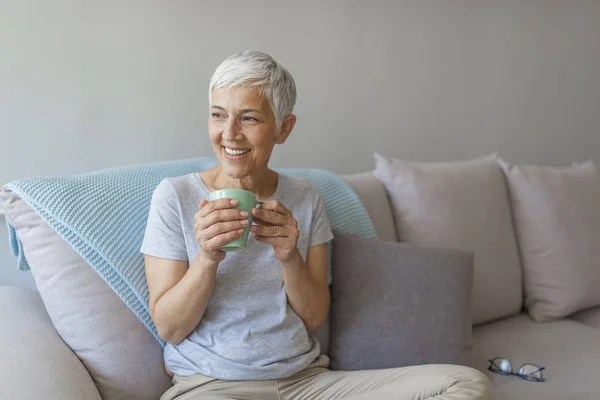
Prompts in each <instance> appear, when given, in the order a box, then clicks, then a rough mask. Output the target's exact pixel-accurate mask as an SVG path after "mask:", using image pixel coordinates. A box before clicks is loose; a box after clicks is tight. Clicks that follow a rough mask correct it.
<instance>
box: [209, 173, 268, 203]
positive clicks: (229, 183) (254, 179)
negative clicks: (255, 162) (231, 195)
mask: <svg viewBox="0 0 600 400" xmlns="http://www.w3.org/2000/svg"><path fill="white" fill-rule="evenodd" d="M211 175H212V179H211V180H212V182H211V186H212V187H210V189H211V190H218V189H244V190H247V191H249V192H252V193H255V194H256V197H257V198H258V199H259V200H266V199H268V198H269V197H271V196H272V195H273V194H274V193H275V190H276V189H277V181H278V174H277V172H275V171H273V170H271V169H269V168H266V167H265V168H264V169H261V170H260V171H254V172H253V173H252V174H251V175H247V176H244V177H241V178H235V177H232V176H229V175H227V174H226V173H225V171H223V169H222V168H221V166H217V167H215V169H214V171H213V174H211Z"/></svg>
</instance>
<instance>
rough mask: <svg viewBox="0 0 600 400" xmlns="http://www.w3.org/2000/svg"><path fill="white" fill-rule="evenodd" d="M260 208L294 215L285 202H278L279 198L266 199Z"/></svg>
mask: <svg viewBox="0 0 600 400" xmlns="http://www.w3.org/2000/svg"><path fill="white" fill-rule="evenodd" d="M260 209H261V210H266V211H276V212H278V213H280V214H283V215H292V212H291V211H290V210H288V209H287V208H285V206H284V205H283V204H281V203H280V202H278V201H277V200H269V201H265V202H264V203H263V204H262V205H261V206H260Z"/></svg>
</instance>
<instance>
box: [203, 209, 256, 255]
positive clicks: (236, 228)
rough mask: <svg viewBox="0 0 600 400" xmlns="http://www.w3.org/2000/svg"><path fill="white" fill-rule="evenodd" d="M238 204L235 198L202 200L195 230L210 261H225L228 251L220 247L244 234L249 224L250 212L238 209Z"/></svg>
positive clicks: (204, 253)
mask: <svg viewBox="0 0 600 400" xmlns="http://www.w3.org/2000/svg"><path fill="white" fill-rule="evenodd" d="M237 204H238V202H237V200H234V199H217V200H213V201H211V202H209V201H207V200H206V199H202V200H201V201H200V206H199V209H198V212H197V213H196V215H195V216H194V218H195V220H196V223H195V224H194V231H195V232H196V240H197V241H198V244H199V245H200V249H201V252H202V253H203V255H204V257H206V258H207V259H208V260H210V261H214V262H221V261H223V259H224V258H225V256H226V253H225V252H224V251H222V250H219V247H221V246H223V245H224V244H227V243H229V242H231V241H232V240H234V239H237V238H239V237H240V236H242V233H243V232H244V227H246V226H247V225H248V213H247V212H245V211H240V210H237V209H236V208H235V207H236V206H237Z"/></svg>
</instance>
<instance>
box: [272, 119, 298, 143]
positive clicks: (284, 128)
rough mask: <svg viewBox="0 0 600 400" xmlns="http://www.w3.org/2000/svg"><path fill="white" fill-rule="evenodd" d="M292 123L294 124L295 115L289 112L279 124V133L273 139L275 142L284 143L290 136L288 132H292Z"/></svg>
mask: <svg viewBox="0 0 600 400" xmlns="http://www.w3.org/2000/svg"><path fill="white" fill-rule="evenodd" d="M294 125H296V116H295V115H294V114H290V115H288V116H287V117H285V120H284V121H283V124H281V128H280V131H279V135H278V136H277V138H276V139H275V143H277V144H284V143H285V141H286V140H287V138H288V137H289V136H290V133H292V129H294Z"/></svg>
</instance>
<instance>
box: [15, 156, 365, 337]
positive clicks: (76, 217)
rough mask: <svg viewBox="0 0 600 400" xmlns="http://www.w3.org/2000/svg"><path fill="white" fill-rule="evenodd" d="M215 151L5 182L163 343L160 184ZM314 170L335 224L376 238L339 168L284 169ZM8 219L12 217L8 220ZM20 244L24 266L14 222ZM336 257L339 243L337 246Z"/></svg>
mask: <svg viewBox="0 0 600 400" xmlns="http://www.w3.org/2000/svg"><path fill="white" fill-rule="evenodd" d="M216 163H217V161H216V159H214V158H199V159H189V160H178V161H169V162H162V163H154V164H145V165H134V166H127V167H120V168H111V169H107V170H102V171H97V172H93V173H89V174H84V175H76V176H70V177H34V178H28V179H24V180H19V181H13V182H11V183H9V184H7V185H5V189H7V190H10V191H13V192H15V193H16V194H18V195H19V196H20V197H21V198H22V199H23V200H24V201H25V202H26V203H27V204H28V205H29V206H30V207H31V208H33V209H34V210H35V211H36V212H37V213H38V214H39V215H40V216H41V217H42V218H43V219H44V220H45V221H46V222H47V223H48V224H49V225H50V226H51V227H52V228H53V229H54V230H55V231H56V232H57V233H58V234H59V235H60V236H61V237H62V238H63V239H64V240H65V241H66V242H67V243H69V245H71V247H73V249H74V250H75V251H76V252H77V253H78V254H79V255H80V256H81V257H82V258H83V259H84V260H85V261H87V262H88V263H89V264H90V266H91V267H92V268H93V269H94V270H95V271H96V272H97V273H98V274H99V275H100V276H101V277H102V278H103V279H104V280H105V281H106V282H107V283H108V285H109V286H110V287H111V288H112V289H113V290H114V291H115V293H117V295H118V296H119V297H120V298H121V299H122V300H123V301H124V302H125V304H126V305H127V306H128V307H129V308H130V309H131V311H132V312H133V313H134V314H135V315H136V317H137V318H139V319H140V321H141V322H142V323H143V324H144V325H145V326H146V328H148V330H149V331H150V332H151V333H152V334H153V335H154V337H155V338H156V339H157V340H158V341H159V343H160V344H161V345H162V346H164V345H165V343H164V342H163V341H162V340H161V339H160V338H159V336H158V334H157V332H156V328H155V326H154V324H153V322H152V319H151V318H150V313H149V310H148V286H147V284H146V276H145V272H144V260H143V255H142V254H141V253H140V247H141V244H142V240H143V237H144V230H145V228H146V221H147V217H148V210H149V207H150V200H151V198H152V192H153V191H154V189H155V188H156V186H158V184H159V183H160V181H161V180H162V179H164V178H166V177H171V176H179V175H185V174H189V173H192V172H195V171H203V170H205V169H208V168H210V167H212V166H214V165H215V164H216ZM277 171H278V172H280V173H283V174H286V175H291V176H299V177H305V178H308V179H309V180H310V181H312V182H313V183H314V184H315V185H316V186H317V187H318V188H319V189H320V190H321V192H322V193H323V197H324V199H325V203H326V211H327V216H328V218H329V222H330V224H331V227H332V229H339V230H342V231H346V232H350V233H356V234H359V235H363V236H366V237H371V238H375V237H376V234H375V230H374V227H373V224H372V222H371V219H370V218H369V215H368V214H367V211H366V210H365V208H364V206H363V204H362V203H361V201H360V200H359V198H358V197H357V196H356V194H355V193H354V191H353V190H352V189H351V188H350V187H349V186H348V184H346V183H345V182H344V181H343V180H342V179H341V178H340V177H339V176H337V175H335V174H333V173H331V172H327V171H323V170H317V169H278V170H277ZM7 223H8V220H7ZM8 230H9V238H10V239H9V240H10V245H11V249H12V252H13V254H14V255H15V256H17V257H18V266H19V269H21V270H24V271H25V270H28V269H29V265H28V264H27V260H26V258H25V255H24V254H23V248H22V245H21V242H20V240H19V238H18V237H17V235H16V232H15V230H14V228H13V227H12V226H11V225H10V223H8ZM329 255H330V262H331V248H330V251H329Z"/></svg>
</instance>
